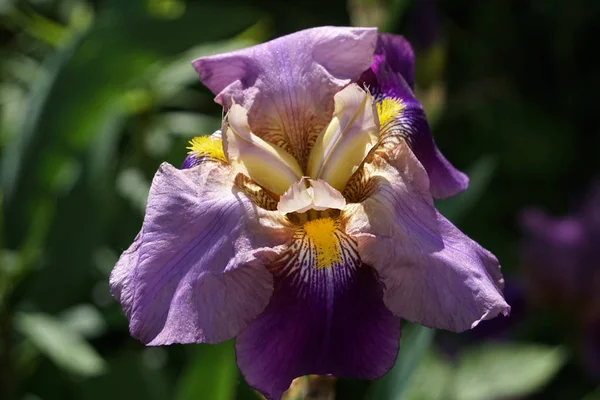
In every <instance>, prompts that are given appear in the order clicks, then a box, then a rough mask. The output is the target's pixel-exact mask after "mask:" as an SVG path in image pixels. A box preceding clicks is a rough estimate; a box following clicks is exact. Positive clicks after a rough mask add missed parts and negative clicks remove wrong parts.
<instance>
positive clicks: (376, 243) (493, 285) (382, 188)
mask: <svg viewBox="0 0 600 400" xmlns="http://www.w3.org/2000/svg"><path fill="white" fill-rule="evenodd" d="M386 156H388V157H389V158H388V159H386V158H384V157H380V156H376V157H375V158H374V160H373V161H372V163H369V164H366V165H365V168H366V169H367V172H366V173H367V175H368V176H369V178H368V179H369V180H371V185H373V189H372V194H371V195H370V196H369V197H368V198H367V199H366V200H364V201H363V202H362V203H360V204H353V205H349V206H348V207H347V208H346V209H345V210H344V214H345V216H346V217H347V218H348V222H347V228H346V229H347V232H348V234H350V235H352V236H354V237H356V238H357V240H358V246H359V252H360V256H361V258H362V260H363V262H365V263H367V264H369V265H371V266H373V267H374V268H375V269H376V270H377V271H378V273H379V275H380V277H381V279H382V281H383V283H384V286H385V288H386V291H385V295H384V300H385V304H386V305H387V307H389V309H390V310H391V311H392V312H393V313H394V314H395V315H397V316H400V317H402V318H405V319H408V320H410V321H414V322H418V323H420V324H422V325H425V326H429V327H433V328H441V329H447V330H451V331H464V330H466V329H470V328H473V327H474V326H476V325H477V324H478V323H479V321H481V320H485V319H491V318H494V317H495V316H497V315H498V314H501V313H502V314H504V315H507V314H508V313H509V311H510V306H508V304H506V302H505V300H504V298H503V296H502V292H501V288H502V286H503V279H502V275H501V273H500V266H499V264H498V261H497V260H496V258H495V257H494V256H493V255H492V254H491V253H490V252H489V251H487V250H485V249H483V248H482V247H481V246H479V245H478V244H477V243H475V242H474V241H473V240H471V239H469V238H468V237H467V236H465V235H464V234H463V233H462V232H460V231H459V230H458V229H457V228H456V227H454V226H453V225H452V224H451V223H450V222H449V221H448V220H446V219H445V218H444V217H443V216H442V215H440V214H439V213H438V212H437V211H436V210H435V208H434V207H433V201H432V199H431V195H430V194H429V191H428V187H429V185H428V182H427V180H428V179H427V174H426V172H425V170H424V169H423V167H422V166H421V164H420V163H419V162H418V161H417V159H416V157H414V155H413V154H412V152H411V151H410V149H409V148H408V146H407V145H406V144H403V143H401V144H400V146H399V147H398V148H397V149H396V151H394V152H392V153H391V154H390V153H388V154H387V155H386Z"/></svg>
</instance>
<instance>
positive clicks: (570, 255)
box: [521, 182, 600, 312]
mask: <svg viewBox="0 0 600 400" xmlns="http://www.w3.org/2000/svg"><path fill="white" fill-rule="evenodd" d="M521 220H522V226H523V229H524V231H525V243H524V246H523V261H524V264H525V265H526V267H527V272H528V274H529V278H530V281H531V283H532V286H533V289H535V291H536V292H537V293H538V294H539V295H540V296H541V297H543V298H546V299H549V300H551V301H553V302H559V303H560V304H561V305H575V306H576V308H578V309H579V310H581V311H583V312H585V309H586V308H587V307H586V305H590V306H591V305H592V304H594V303H599V304H600V253H599V252H598V244H599V243H600V182H599V183H597V184H596V185H595V186H594V187H593V188H592V190H591V191H590V193H589V194H588V196H587V198H586V199H585V200H584V202H583V204H582V205H581V207H579V209H578V210H577V212H575V213H574V214H572V215H569V216H566V217H563V218H554V217H551V216H549V215H548V214H546V213H545V212H543V211H542V210H539V209H535V208H531V209H528V210H526V211H525V212H524V213H523V214H522V218H521Z"/></svg>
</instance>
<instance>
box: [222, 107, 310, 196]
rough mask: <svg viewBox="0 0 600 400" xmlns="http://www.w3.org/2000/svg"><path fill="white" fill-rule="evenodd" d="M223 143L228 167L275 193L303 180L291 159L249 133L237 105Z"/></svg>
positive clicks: (282, 151)
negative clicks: (229, 165)
mask: <svg viewBox="0 0 600 400" xmlns="http://www.w3.org/2000/svg"><path fill="white" fill-rule="evenodd" d="M223 144H224V148H225V153H226V154H227V158H228V160H229V162H230V163H231V165H233V166H234V167H235V168H238V169H239V170H240V171H241V172H242V173H244V174H245V175H247V176H249V177H250V178H252V179H253V180H254V181H256V182H257V183H258V184H259V185H261V186H263V187H264V188H266V189H268V190H270V191H272V192H274V193H277V194H279V195H281V194H283V193H285V191H286V190H287V189H288V188H289V187H290V186H291V185H292V184H294V183H295V182H297V181H298V180H300V179H301V178H302V169H301V168H300V165H298V162H297V161H296V159H294V157H292V156H291V155H290V154H289V153H287V152H286V151H285V150H283V149H281V148H279V147H277V146H275V145H272V144H270V143H267V142H265V141H264V140H262V139H261V138H259V137H258V136H256V135H255V134H253V133H252V132H250V125H248V112H247V111H246V109H244V108H243V107H242V106H240V105H239V104H234V105H233V106H232V107H231V110H229V114H228V119H227V126H226V134H225V138H224V143H223Z"/></svg>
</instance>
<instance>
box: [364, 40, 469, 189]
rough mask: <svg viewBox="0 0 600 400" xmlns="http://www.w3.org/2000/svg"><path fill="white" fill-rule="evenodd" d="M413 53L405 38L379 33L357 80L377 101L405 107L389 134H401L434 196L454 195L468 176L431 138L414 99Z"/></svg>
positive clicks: (466, 181)
mask: <svg viewBox="0 0 600 400" xmlns="http://www.w3.org/2000/svg"><path fill="white" fill-rule="evenodd" d="M413 82H414V54H413V51H412V48H411V47H410V44H409V43H408V41H406V39H404V37H402V36H397V35H389V34H383V35H379V38H378V40H377V48H376V50H375V57H374V61H373V64H372V65H371V68H370V69H369V70H368V71H366V72H365V73H364V74H363V75H362V76H361V79H360V80H359V83H362V84H364V85H366V86H368V87H369V89H370V90H371V93H372V94H373V95H374V96H376V97H377V98H378V99H379V100H382V99H386V98H393V99H397V100H401V101H402V105H403V106H404V108H403V110H402V111H401V112H400V114H399V116H398V118H397V119H396V120H395V121H394V123H392V124H391V125H390V127H389V133H392V134H394V135H398V136H400V137H403V138H404V139H405V140H406V141H407V142H408V143H409V145H410V147H411V149H412V151H413V153H414V154H415V155H416V156H417V158H418V159H419V161H420V162H421V164H423V167H425V170H426V171H427V174H428V175H429V180H430V184H431V188H430V190H431V194H432V195H433V197H435V198H446V197H451V196H454V195H456V194H458V193H460V192H462V191H463V190H465V189H466V188H467V186H468V184H469V178H468V177H467V176H466V175H465V174H464V173H462V172H460V171H459V170H457V169H456V168H454V166H452V164H450V162H449V161H448V160H447V159H446V158H445V157H444V156H443V155H442V153H441V152H440V150H439V149H438V148H437V146H436V145H435V142H434V141H433V136H432V135H431V128H430V127H429V123H428V122H427V117H426V116H425V111H424V110H423V106H422V105H421V103H419V101H418V100H417V99H416V97H415V95H414V93H413V90H412V87H413Z"/></svg>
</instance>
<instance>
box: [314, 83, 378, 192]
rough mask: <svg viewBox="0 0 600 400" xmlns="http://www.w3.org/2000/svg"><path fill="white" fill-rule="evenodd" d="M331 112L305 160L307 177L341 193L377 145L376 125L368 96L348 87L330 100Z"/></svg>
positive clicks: (359, 90) (357, 88)
mask: <svg viewBox="0 0 600 400" xmlns="http://www.w3.org/2000/svg"><path fill="white" fill-rule="evenodd" d="M334 101H335V112H334V117H333V119H332V120H331V122H330V123H329V126H328V127H327V128H326V129H325V130H324V131H323V132H322V133H321V134H320V135H319V137H318V138H317V141H316V143H315V146H314V147H313V149H312V151H311V153H310V157H309V160H308V175H309V176H310V177H311V178H313V179H323V180H325V181H326V182H328V183H329V184H330V185H331V186H333V187H334V188H335V189H337V190H339V191H342V190H343V189H344V187H345V186H346V183H347V182H348V179H349V178H350V176H351V175H352V174H353V173H354V171H356V169H357V168H358V166H359V165H360V164H361V162H362V161H363V160H364V158H365V157H366V155H367V154H368V153H369V150H371V148H372V147H373V146H374V145H375V144H376V143H377V138H378V132H379V121H378V119H377V112H376V110H375V106H374V104H373V98H372V96H371V95H370V94H369V93H367V92H365V91H364V90H362V89H361V88H360V87H359V86H358V85H356V84H352V85H350V86H348V87H346V88H345V89H344V90H342V91H340V92H339V93H337V94H336V95H335V97H334Z"/></svg>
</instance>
